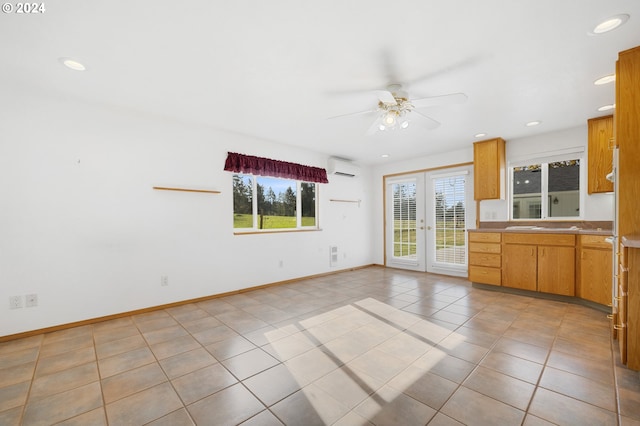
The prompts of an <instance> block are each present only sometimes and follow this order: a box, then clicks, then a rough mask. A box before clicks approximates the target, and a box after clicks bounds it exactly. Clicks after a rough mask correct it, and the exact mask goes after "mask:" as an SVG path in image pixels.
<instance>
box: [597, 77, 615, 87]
mask: <svg viewBox="0 0 640 426" xmlns="http://www.w3.org/2000/svg"><path fill="white" fill-rule="evenodd" d="M614 81H616V75H615V74H609V75H605V76H604V77H600V78H599V79H597V80H596V81H594V82H593V84H595V85H596V86H602V85H603V84H609V83H613V82H614Z"/></svg>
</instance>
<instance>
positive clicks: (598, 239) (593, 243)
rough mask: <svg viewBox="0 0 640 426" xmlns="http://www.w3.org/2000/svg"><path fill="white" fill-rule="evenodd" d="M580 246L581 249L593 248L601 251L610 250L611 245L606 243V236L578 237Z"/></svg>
mask: <svg viewBox="0 0 640 426" xmlns="http://www.w3.org/2000/svg"><path fill="white" fill-rule="evenodd" d="M579 238H580V244H581V245H582V247H593V248H601V249H609V250H610V249H612V247H613V246H612V245H611V243H608V242H607V241H606V239H607V238H609V237H608V236H606V235H580V237H579Z"/></svg>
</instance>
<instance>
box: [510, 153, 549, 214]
mask: <svg viewBox="0 0 640 426" xmlns="http://www.w3.org/2000/svg"><path fill="white" fill-rule="evenodd" d="M541 171H542V165H541V164H532V165H530V166H522V167H514V168H513V218H514V219H540V218H541V217H542V173H541Z"/></svg>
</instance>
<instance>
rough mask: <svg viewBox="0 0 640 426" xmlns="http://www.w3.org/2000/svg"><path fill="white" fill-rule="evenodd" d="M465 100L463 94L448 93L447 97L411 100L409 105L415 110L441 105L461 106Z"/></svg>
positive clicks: (465, 96)
mask: <svg viewBox="0 0 640 426" xmlns="http://www.w3.org/2000/svg"><path fill="white" fill-rule="evenodd" d="M467 99H468V98H467V95H465V94H464V93H449V94H448V95H440V96H429V97H426V98H419V99H411V104H412V105H413V106H414V107H415V108H428V107H433V106H441V105H455V104H463V103H465V102H467Z"/></svg>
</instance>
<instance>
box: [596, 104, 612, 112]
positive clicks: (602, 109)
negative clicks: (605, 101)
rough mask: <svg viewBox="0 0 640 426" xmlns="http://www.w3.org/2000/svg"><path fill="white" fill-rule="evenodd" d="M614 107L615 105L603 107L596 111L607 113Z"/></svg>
mask: <svg viewBox="0 0 640 426" xmlns="http://www.w3.org/2000/svg"><path fill="white" fill-rule="evenodd" d="M615 107H616V106H615V105H603V106H601V107H600V108H598V111H609V110H612V109H614V108H615Z"/></svg>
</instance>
